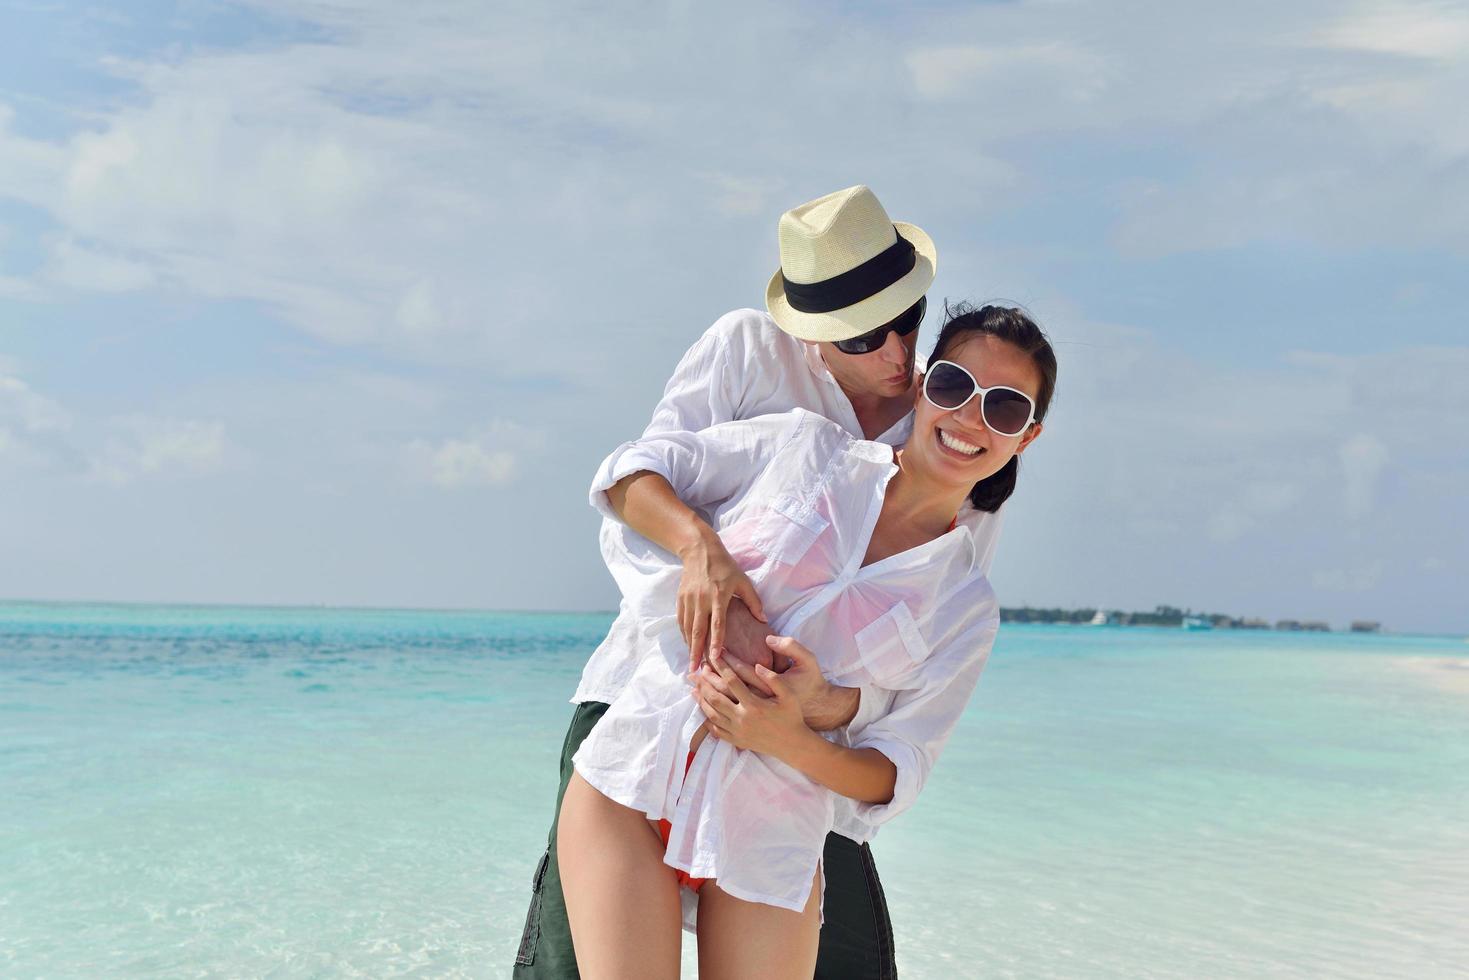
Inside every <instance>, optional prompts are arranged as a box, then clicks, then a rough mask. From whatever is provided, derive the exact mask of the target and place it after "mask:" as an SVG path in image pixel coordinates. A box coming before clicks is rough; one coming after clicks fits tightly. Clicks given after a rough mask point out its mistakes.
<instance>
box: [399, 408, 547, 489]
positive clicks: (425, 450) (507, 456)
mask: <svg viewBox="0 0 1469 980" xmlns="http://www.w3.org/2000/svg"><path fill="white" fill-rule="evenodd" d="M543 446H544V437H543V436H542V434H541V433H540V432H539V431H537V430H535V429H532V428H529V427H527V426H525V425H522V424H520V423H517V422H512V421H510V420H507V419H496V420H494V421H493V422H491V423H489V424H488V425H485V426H483V427H481V428H480V429H479V430H477V431H476V432H474V433H471V434H470V435H467V436H460V437H453V438H447V439H440V440H429V439H415V440H412V441H411V442H410V443H409V444H408V445H407V447H406V452H405V458H406V462H407V464H408V466H409V475H410V477H411V478H412V479H414V480H416V481H418V482H427V483H430V484H433V485H434V486H437V487H442V488H444V489H458V488H461V487H485V486H496V485H499V484H504V483H509V482H510V481H511V480H513V479H515V477H516V476H518V475H519V473H520V468H521V463H522V460H523V459H524V458H525V456H526V455H527V454H533V453H536V452H538V451H539V450H540V449H541V448H543Z"/></svg>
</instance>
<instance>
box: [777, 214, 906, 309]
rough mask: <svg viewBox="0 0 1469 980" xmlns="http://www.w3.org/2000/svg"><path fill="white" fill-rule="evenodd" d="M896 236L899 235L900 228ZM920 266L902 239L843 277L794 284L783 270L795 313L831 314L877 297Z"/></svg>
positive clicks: (785, 285) (785, 284) (783, 277)
mask: <svg viewBox="0 0 1469 980" xmlns="http://www.w3.org/2000/svg"><path fill="white" fill-rule="evenodd" d="M893 232H894V233H895V234H896V233H897V228H894V229H893ZM917 264H918V253H917V252H915V251H914V249H913V243H912V242H910V241H908V239H906V238H904V237H903V236H902V235H898V240H897V241H895V242H893V244H891V245H889V246H888V247H887V248H885V249H883V250H882V251H881V252H878V253H877V254H876V255H874V256H873V257H872V258H870V259H868V260H867V261H866V262H863V263H862V264H861V265H859V266H857V267H855V268H852V269H848V270H847V271H846V272H843V273H842V274H841V275H839V276H832V277H831V278H830V279H823V280H822V281H821V282H791V281H790V280H789V279H787V278H786V274H785V270H784V269H782V270H781V273H780V281H781V284H782V285H783V286H784V287H785V294H786V302H788V303H790V304H791V309H793V310H799V311H800V312H802V313H830V312H831V311H832V310H841V309H845V308H846V307H848V306H852V305H854V304H856V303H860V302H862V301H863V300H864V299H868V298H869V297H872V296H876V295H877V294H878V293H880V292H882V291H883V290H884V289H887V288H888V287H889V286H891V285H892V284H893V283H895V282H897V281H898V280H899V279H902V278H903V277H904V276H906V275H907V274H908V273H910V272H912V271H913V267H914V266H915V265H917Z"/></svg>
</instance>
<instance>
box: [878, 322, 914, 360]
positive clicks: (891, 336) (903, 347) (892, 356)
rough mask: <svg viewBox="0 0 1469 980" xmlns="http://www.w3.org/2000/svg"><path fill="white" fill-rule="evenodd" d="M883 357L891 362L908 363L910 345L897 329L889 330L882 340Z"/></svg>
mask: <svg viewBox="0 0 1469 980" xmlns="http://www.w3.org/2000/svg"><path fill="white" fill-rule="evenodd" d="M882 359H883V360H884V361H887V362H889V363H891V364H907V363H908V345H907V344H905V343H903V338H902V337H899V336H898V332H897V331H896V330H889V331H888V335H887V336H886V337H885V338H883V342H882Z"/></svg>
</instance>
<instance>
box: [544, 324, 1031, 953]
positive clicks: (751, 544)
mask: <svg viewBox="0 0 1469 980" xmlns="http://www.w3.org/2000/svg"><path fill="white" fill-rule="evenodd" d="M1055 375H1056V362H1055V356H1054V354H1053V352H1052V351H1051V348H1050V345H1049V343H1048V342H1047V341H1046V339H1045V336H1044V335H1043V334H1042V333H1041V331H1040V329H1039V328H1038V327H1036V325H1035V324H1034V323H1033V322H1032V321H1031V320H1030V319H1029V318H1028V317H1027V316H1025V314H1024V313H1022V312H1021V311H1019V310H1012V309H1005V308H1001V307H993V306H989V307H985V308H983V309H980V310H971V309H968V308H963V307H961V308H960V309H958V310H955V311H949V317H948V322H947V323H946V324H945V326H944V328H943V330H942V332H941V333H940V335H939V338H938V341H937V342H936V344H935V347H934V351H933V353H932V355H931V358H930V362H929V368H928V372H927V375H926V377H925V379H924V384H923V386H922V388H921V391H920V394H919V396H918V398H917V399H916V404H915V417H914V425H913V434H912V435H911V436H910V438H909V439H908V440H907V441H906V442H905V443H904V445H903V446H902V448H901V449H900V450H898V451H897V454H896V459H894V454H893V451H892V450H890V449H889V448H888V447H886V446H883V445H881V444H878V443H872V442H867V441H863V440H858V439H854V438H853V437H851V436H850V435H848V434H847V433H846V432H845V431H843V430H842V429H841V428H840V427H839V426H836V425H835V424H834V423H831V422H829V421H827V420H825V419H822V418H820V417H818V416H815V415H812V414H810V413H805V412H800V411H797V412H793V413H790V414H788V415H780V416H764V417H761V418H758V419H754V420H750V421H745V422H732V423H727V424H724V425H718V426H714V427H712V428H710V429H706V430H704V431H703V432H699V433H681V434H671V435H667V436H662V437H658V438H654V439H648V440H645V441H642V442H638V443H631V444H628V445H626V446H623V447H621V448H620V449H618V450H617V451H616V452H614V453H613V455H612V456H611V457H609V458H608V460H607V461H606V462H605V463H604V464H603V468H602V471H601V472H600V473H599V474H598V479H597V482H596V483H595V484H594V486H593V493H592V499H593V503H594V505H596V506H598V507H599V509H602V510H603V511H604V512H606V513H608V514H612V513H613V512H612V511H611V508H610V507H608V506H607V503H606V500H605V499H604V497H603V493H604V492H605V490H606V489H607V488H608V487H611V486H613V485H614V484H615V483H616V482H617V481H618V480H620V479H622V478H623V477H625V476H627V475H628V474H630V473H634V472H638V471H640V470H652V471H655V472H658V473H660V474H661V475H662V476H664V477H665V478H666V479H667V480H668V481H669V482H670V483H671V484H672V485H673V486H674V487H675V488H676V489H677V490H678V491H679V494H680V497H681V498H682V499H684V501H685V502H686V503H688V504H690V505H691V506H698V507H702V508H704V509H705V510H707V511H708V512H710V513H711V514H712V515H713V517H714V522H713V523H714V526H715V527H716V528H717V529H718V531H719V534H720V537H721V539H722V540H723V541H724V543H725V545H726V547H727V548H728V550H729V551H730V553H731V554H732V555H733V556H734V557H735V558H736V559H737V560H738V561H739V562H740V564H741V567H742V568H744V569H745V570H746V572H747V573H748V574H749V576H750V578H751V579H752V581H754V582H755V584H756V586H757V588H758V589H759V592H760V597H761V600H762V603H763V605H764V609H765V613H766V615H767V616H768V618H769V620H770V625H771V628H772V629H773V630H775V631H776V632H777V633H780V634H782V636H781V637H779V638H776V639H774V640H773V642H772V645H773V648H774V649H775V650H776V651H777V652H778V653H780V654H782V655H784V657H785V658H789V659H791V660H795V661H797V662H800V661H808V662H809V661H810V660H812V659H813V658H814V660H815V662H816V664H818V665H819V668H820V670H821V672H822V673H823V674H825V676H826V678H827V680H828V681H830V682H832V683H838V684H842V685H844V686H848V687H859V688H860V689H861V692H862V694H861V704H860V706H859V709H858V714H857V717H856V718H854V719H853V721H852V722H851V724H849V725H848V726H847V728H846V730H845V733H843V734H841V735H838V734H835V733H832V734H830V735H829V736H828V737H823V736H822V735H818V734H816V733H814V732H812V731H811V730H810V729H808V728H807V727H806V726H805V724H804V722H803V721H802V718H801V711H800V707H799V704H797V703H796V701H795V699H794V698H792V697H790V696H788V695H789V692H786V691H785V690H784V689H783V685H782V682H781V680H780V678H779V676H778V675H777V674H775V673H773V672H771V671H768V670H765V669H764V668H761V669H760V672H759V676H760V678H761V679H762V680H763V681H765V683H766V684H767V686H768V687H769V688H770V690H771V691H772V693H773V697H771V698H770V699H761V698H760V697H758V696H757V695H755V694H753V693H752V692H750V691H748V690H747V689H746V687H745V685H744V684H743V683H742V682H741V681H740V680H739V678H738V677H736V676H735V675H734V674H733V673H732V672H731V671H730V670H729V669H728V667H727V666H725V665H724V664H722V663H719V662H718V658H715V663H714V664H712V665H710V666H707V667H705V668H704V669H703V670H702V671H701V672H700V674H699V675H698V676H697V678H690V677H687V676H685V675H684V671H685V670H686V669H687V650H686V648H685V647H684V645H683V641H682V637H681V634H680V633H679V630H678V624H677V620H676V618H675V609H674V605H675V602H676V581H677V573H676V572H677V570H676V569H673V568H671V569H670V573H669V574H666V575H659V574H654V575H646V576H639V577H636V578H629V579H627V580H624V581H619V585H620V586H621V587H622V589H623V592H624V595H625V597H626V599H627V601H628V603H629V604H630V606H631V607H632V608H634V609H635V610H636V611H637V614H638V616H639V617H640V619H641V621H642V629H641V634H642V642H645V643H647V644H649V645H650V646H651V647H652V648H654V649H653V651H652V652H650V654H649V655H647V656H643V657H642V658H641V659H640V661H639V667H638V670H637V673H636V674H635V675H634V677H633V679H632V681H631V682H630V683H629V684H628V685H627V688H626V691H625V693H624V694H623V695H622V696H620V697H619V698H618V699H617V700H616V701H615V702H614V703H613V704H612V707H611V708H610V709H609V710H608V712H607V714H606V716H604V718H603V719H602V721H601V722H600V723H599V725H598V726H597V728H596V729H594V730H593V732H592V734H591V735H590V736H589V737H588V738H587V741H586V742H585V743H583V745H582V748H581V749H580V750H579V751H578V753H577V755H576V757H575V765H576V775H575V776H574V777H573V778H572V780H571V782H570V785H569V786H568V787H567V791H566V796H565V799H564V801H563V803H562V808H561V818H560V827H559V831H558V848H559V851H560V855H561V857H562V859H563V860H562V861H561V871H562V882H563V888H564V890H565V895H566V905H567V911H568V914H569V917H570V921H571V928H572V936H573V941H574V943H575V946H576V952H577V961H578V966H579V968H580V969H581V971H582V974H583V976H584V977H588V978H594V977H604V976H618V977H624V976H625V977H657V976H677V974H678V964H679V923H680V918H681V915H685V914H686V915H687V918H688V919H690V920H693V919H695V918H696V921H697V927H696V928H697V933H698V936H699V963H700V976H702V977H706V978H717V977H721V976H729V977H750V976H761V977H767V976H769V977H775V976H791V977H809V976H810V975H811V972H812V969H813V968H814V964H815V958H816V949H817V938H818V933H819V928H820V896H821V873H820V868H819V860H820V855H821V844H822V841H823V839H824V837H825V835H826V832H827V831H828V830H830V829H831V827H832V819H833V817H832V814H833V808H832V794H834V793H836V794H841V795H843V796H846V797H849V798H851V799H853V800H856V801H859V803H860V805H859V806H858V807H857V812H858V815H859V818H860V819H861V820H863V821H865V822H866V824H867V825H868V826H867V828H866V829H865V832H862V836H863V838H864V839H866V838H870V837H871V836H872V834H873V833H875V832H876V828H877V826H878V825H880V824H881V823H882V822H884V821H885V820H887V819H889V818H890V817H891V816H893V815H894V814H895V813H897V812H899V811H900V810H902V809H905V808H906V807H907V806H909V805H911V803H912V801H913V799H914V797H915V796H916V794H917V792H918V791H919V789H920V788H921V786H922V784H923V782H924V780H925V779H926V777H927V774H928V772H929V771H930V769H931V768H932V765H933V762H934V760H935V759H936V758H937V755H938V753H939V751H940V750H941V749H942V746H943V744H944V742H945V741H946V740H947V738H948V735H949V732H950V731H951V730H952V728H953V726H954V724H955V722H956V721H957V720H958V717H959V715H960V714H961V713H962V711H963V708H964V705H965V703H966V702H967V701H968V698H969V695H970V693H971V692H972V690H973V687H974V684H975V683H976V681H977V680H978V677H979V672H980V670H981V668H982V667H983V664H984V660H985V658H986V657H987V655H988V652H989V648H990V645H991V643H992V641H993V637H994V632H995V629H996V627H997V626H998V620H999V610H998V606H997V605H996V603H995V600H994V596H993V593H992V592H991V591H990V588H989V584H988V582H987V580H986V578H985V576H984V573H983V569H982V567H981V564H980V562H979V560H978V556H977V554H976V553H975V548H974V544H973V538H972V536H971V535H968V534H963V533H956V534H950V533H948V532H950V531H953V530H955V528H956V527H957V526H958V525H959V524H961V523H962V524H966V525H967V524H968V523H969V522H972V521H976V520H979V519H980V515H981V514H982V513H984V512H989V511H993V510H995V509H996V508H997V507H999V505H1000V504H1001V503H1002V502H1003V501H1004V500H1005V499H1006V498H1007V497H1008V496H1009V495H1010V493H1011V492H1012V491H1013V489H1014V485H1015V476H1016V473H1017V470H1018V463H1019V460H1018V456H1019V455H1020V453H1022V452H1023V451H1024V450H1025V449H1026V448H1027V447H1028V446H1029V445H1030V443H1031V442H1033V441H1034V440H1035V438H1036V437H1037V436H1038V435H1039V434H1040V431H1041V420H1042V419H1043V418H1044V416H1045V413H1046V410H1047V408H1048V406H1049V403H1050V399H1051V394H1052V391H1053V390H1054V386H1055ZM613 516H615V515H613ZM813 651H814V652H813ZM709 734H712V735H714V738H713V739H708V738H706V736H707V735H709ZM840 742H847V743H848V744H839V743H840ZM695 911H696V912H697V916H696V917H695V916H694V915H693V913H694V912H695Z"/></svg>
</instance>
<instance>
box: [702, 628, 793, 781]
mask: <svg viewBox="0 0 1469 980" xmlns="http://www.w3.org/2000/svg"><path fill="white" fill-rule="evenodd" d="M755 673H756V674H757V675H759V677H760V679H761V680H762V681H764V682H765V685H766V686H767V687H769V688H770V690H771V692H772V693H771V696H770V697H763V696H761V695H759V694H756V693H755V692H753V691H751V690H750V689H749V688H748V687H746V686H745V682H744V681H742V680H740V678H739V676H738V675H736V674H735V672H734V671H733V670H731V669H730V666H729V664H728V663H726V662H725V660H724V658H723V657H720V656H719V655H718V654H717V653H716V654H714V655H711V656H710V658H709V664H707V665H705V666H704V668H703V669H702V670H700V671H699V684H698V690H697V693H696V695H695V696H696V697H697V698H698V699H699V707H700V708H701V709H703V711H704V716H705V717H706V718H708V719H709V722H708V723H709V731H710V733H711V734H713V735H714V737H715V738H718V739H720V740H721V741H725V742H728V743H730V744H731V745H733V746H734V747H735V748H737V749H750V750H751V751H753V752H762V753H764V754H766V755H769V756H772V757H774V758H777V759H780V758H783V757H785V756H786V755H787V754H788V753H789V752H791V751H792V750H794V749H796V748H797V747H798V746H799V745H800V743H801V741H802V739H803V738H815V737H816V736H814V735H813V734H812V732H811V729H809V728H807V727H806V722H805V719H803V718H802V717H801V705H800V702H798V701H797V700H796V696H795V694H793V693H792V692H791V691H790V689H789V688H787V687H786V685H785V684H784V682H783V680H782V678H781V676H780V675H779V674H777V673H776V672H775V671H773V670H771V669H770V668H769V667H764V666H760V667H756V668H755Z"/></svg>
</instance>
